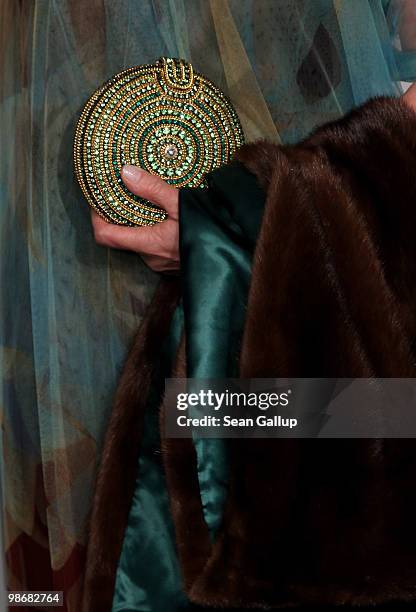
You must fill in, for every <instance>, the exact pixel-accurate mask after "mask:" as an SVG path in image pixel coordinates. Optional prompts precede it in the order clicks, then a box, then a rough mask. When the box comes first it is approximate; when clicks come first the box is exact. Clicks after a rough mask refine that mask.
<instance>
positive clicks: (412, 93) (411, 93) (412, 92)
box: [402, 83, 416, 111]
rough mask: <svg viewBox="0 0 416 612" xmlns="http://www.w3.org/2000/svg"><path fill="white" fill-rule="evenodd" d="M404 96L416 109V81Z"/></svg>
mask: <svg viewBox="0 0 416 612" xmlns="http://www.w3.org/2000/svg"><path fill="white" fill-rule="evenodd" d="M402 97H403V100H404V101H405V102H407V104H408V105H409V106H410V107H411V108H413V110H414V111H416V83H413V85H411V86H410V87H409V89H408V90H407V91H406V93H404V94H403V96H402Z"/></svg>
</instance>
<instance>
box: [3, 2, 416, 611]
mask: <svg viewBox="0 0 416 612" xmlns="http://www.w3.org/2000/svg"><path fill="white" fill-rule="evenodd" d="M413 7H414V5H413V0H407V1H406V0H395V1H386V0H314V1H313V2H310V1H309V0H143V1H140V2H139V1H137V0H100V2H95V1H94V2H93V1H90V0H80V1H79V2H73V1H72V0H60V1H59V2H56V1H54V0H37V1H36V2H20V1H18V0H3V2H1V3H0V28H1V36H0V47H1V48H0V66H1V75H0V76H1V78H0V125H1V129H2V137H1V143H0V161H1V163H0V232H1V237H0V248H1V257H0V300H1V313H2V315H1V318H0V371H1V404H0V405H1V411H2V440H1V453H2V461H1V468H2V469H1V477H2V489H3V496H2V499H3V506H4V507H3V516H4V535H5V547H6V550H7V561H8V568H7V570H8V582H9V585H12V586H13V588H16V589H19V588H21V589H25V588H33V589H46V588H50V589H52V588H56V589H58V590H64V591H65V593H66V605H67V609H68V611H70V612H72V611H76V612H78V611H79V609H80V607H79V602H80V597H81V591H82V576H83V563H84V553H85V545H86V537H87V524H88V514H89V510H90V504H91V497H92V491H93V485H94V479H95V475H96V469H97V464H98V460H99V454H100V449H101V444H102V439H103V434H104V431H105V428H106V424H107V420H108V415H109V412H110V409H111V402H112V397H113V393H114V389H115V386H116V383H117V378H118V375H119V372H120V367H121V364H122V361H123V358H124V356H125V354H126V350H127V347H128V344H129V342H130V339H131V337H132V335H133V333H134V331H135V330H136V329H137V326H138V325H139V323H140V321H141V319H142V316H143V313H144V310H145V307H146V304H147V303H148V301H149V299H150V297H151V295H152V292H153V289H154V287H155V285H156V281H157V279H156V275H154V274H153V273H151V272H150V271H149V270H148V269H146V268H145V266H144V265H143V264H142V262H141V260H140V258H139V257H138V256H137V255H135V254H133V253H127V252H120V251H115V250H111V249H104V248H102V247H99V246H97V245H96V243H95V241H94V238H93V235H92V231H91V224H90V218H89V211H88V208H87V206H86V204H85V202H84V200H83V198H82V195H81V193H80V190H79V189H78V186H77V184H76V181H75V179H74V175H73V164H72V139H73V134H74V129H75V124H76V120H77V118H78V116H79V112H80V109H81V108H82V105H83V104H84V102H85V101H86V99H87V98H88V97H89V95H90V94H91V93H92V91H94V90H95V89H96V88H97V87H98V86H99V85H100V84H101V83H102V82H103V81H105V80H106V79H108V78H109V77H110V76H111V75H112V74H114V73H115V72H118V71H120V70H123V69H124V68H127V67H129V66H132V65H135V64H140V63H146V62H153V61H154V60H155V59H156V58H158V57H159V56H161V55H171V56H177V57H183V58H185V59H187V60H189V61H192V62H193V63H194V65H195V67H196V68H197V69H198V70H199V71H200V72H203V73H204V74H206V76H207V77H209V78H210V79H212V80H213V81H214V82H215V83H216V84H217V85H218V86H219V87H221V88H222V89H223V90H224V91H225V93H226V94H227V95H229V97H230V98H231V100H232V102H233V104H234V105H235V107H236V109H237V111H238V113H239V115H240V118H241V121H242V124H243V127H244V130H245V132H246V136H247V139H248V140H252V139H254V138H257V137H268V138H271V139H273V140H275V141H278V140H281V141H282V142H293V141H296V140H297V139H299V138H301V137H302V136H304V135H306V134H307V133H308V132H309V131H310V130H311V129H313V128H314V127H315V126H316V125H318V124H320V123H323V122H325V121H328V120H331V119H335V118H337V117H339V116H340V115H342V114H343V113H345V112H346V111H347V110H349V109H350V108H351V107H352V106H355V105H357V104H359V103H361V102H362V101H364V100H365V99H367V98H368V97H370V96H372V95H378V94H391V95H397V94H399V93H400V92H401V84H400V82H401V81H403V80H413V79H414V78H415V77H416V53H415V49H416V40H415V38H416V36H415V30H416V28H415V16H414V10H413ZM223 280H224V282H225V281H226V280H227V279H226V278H224V279H223ZM201 365H202V362H201ZM149 444H150V442H149ZM156 444H157V442H156ZM211 463H212V462H211ZM144 465H147V464H144ZM214 467H215V466H214ZM143 469H147V468H143ZM149 470H150V468H149ZM202 473H203V472H202V471H201V483H202V488H203V489H205V490H206V492H207V495H208V497H207V498H206V499H207V500H209V487H210V483H212V482H215V477H214V476H215V474H214V473H213V472H212V473H211V475H210V476H209V478H206V479H205V484H204V482H203V477H202ZM207 475H208V472H206V476H207ZM149 479H150V480H149V481H145V482H147V485H146V488H145V489H143V490H140V485H139V490H138V491H137V495H136V498H137V499H140V500H141V501H140V503H141V504H143V503H145V505H144V506H143V505H142V506H140V514H139V516H140V515H141V516H143V515H145V514H146V513H147V512H148V513H149V516H150V519H149V520H152V517H154V518H155V520H156V519H157V516H158V512H156V511H154V509H153V510H152V505H151V504H152V503H153V502H152V495H153V494H157V495H160V496H161V499H163V496H164V495H165V492H164V487H163V480H155V481H152V480H151V475H150V473H149ZM140 482H143V481H140ZM136 498H135V499H136ZM143 500H144V501H143ZM147 503H149V504H150V505H149V506H148V505H147ZM163 504H165V502H163ZM163 504H162V505H163ZM163 507H167V506H163ZM161 508H162V507H161ZM160 511H161V512H162V509H161V510H160ZM217 514H218V513H217ZM216 520H218V517H217V518H216V519H215V520H213V525H214V524H215V521H216ZM149 528H150V524H149ZM131 533H132V534H134V530H131ZM171 537H172V536H171V532H168V531H167V532H166V542H168V541H169V542H170V544H169V546H170V549H169V550H170V551H171V553H170V554H172V555H173V553H174V547H173V546H172V540H171ZM134 551H135V552H134V555H135V558H136V559H138V560H140V562H142V563H145V562H146V560H148V557H147V556H146V554H147V553H146V554H145V553H144V552H143V551H141V549H140V547H139V548H138V549H137V550H136V549H134ZM172 551H173V552H172ZM132 554H133V553H132ZM152 554H154V551H153V553H152ZM33 555H36V558H37V559H38V563H37V571H36V572H34V571H33V563H32V559H33ZM130 567H131V566H130ZM137 567H138V566H137ZM141 567H143V566H141ZM175 572H176V574H175V576H176V578H175V580H174V581H173V582H172V583H171V584H175V587H174V589H179V590H180V581H179V577H178V576H179V573H178V570H177V569H176V570H175ZM130 577H131V579H132V585H137V588H141V589H145V590H146V589H147V588H148V586H149V584H148V583H146V580H145V579H144V575H141V574H140V572H138V571H136V572H134V573H132V574H130ZM141 581H142V582H141ZM132 588H133V587H132ZM128 590H130V589H128ZM133 591H134V589H133ZM178 592H179V591H178ZM178 601H180V602H182V599H181V596H180V595H178ZM138 602H139V603H138ZM138 602H136V603H135V601H134V596H133V599H131V600H130V603H129V604H128V605H129V606H130V608H128V607H127V604H124V603H123V597H122V596H121V595H120V598H119V601H118V602H117V603H116V605H117V606H118V608H117V610H127V609H131V610H145V609H146V607H145V606H144V605H142V603H140V600H138ZM179 605H182V603H178V606H179ZM123 606H124V607H123ZM160 609H161V610H162V609H163V610H170V608H166V607H165V608H162V607H161V608H160ZM151 610H152V612H158V610H157V608H156V607H155V606H153V607H151ZM172 612H176V611H175V610H172Z"/></svg>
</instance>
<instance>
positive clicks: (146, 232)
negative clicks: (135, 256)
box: [91, 210, 168, 253]
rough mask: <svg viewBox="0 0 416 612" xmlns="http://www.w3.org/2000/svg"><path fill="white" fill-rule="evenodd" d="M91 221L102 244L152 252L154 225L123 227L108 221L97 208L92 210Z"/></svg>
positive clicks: (95, 234) (140, 251) (96, 237)
mask: <svg viewBox="0 0 416 612" xmlns="http://www.w3.org/2000/svg"><path fill="white" fill-rule="evenodd" d="M91 221H92V226H93V230H94V238H95V241H96V242H97V244H100V245H101V246H106V247H111V248H113V249H125V250H129V251H136V252H137V253H151V252H152V250H153V243H154V236H153V234H152V232H154V231H155V228H154V227H123V226H121V225H114V224H113V223H107V221H105V220H104V219H103V218H102V217H100V216H99V215H98V214H97V213H96V212H95V210H91ZM165 223H168V221H165Z"/></svg>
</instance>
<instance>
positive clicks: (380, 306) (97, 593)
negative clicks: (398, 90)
mask: <svg viewBox="0 0 416 612" xmlns="http://www.w3.org/2000/svg"><path fill="white" fill-rule="evenodd" d="M238 158H239V160H240V161H241V162H242V163H243V164H244V165H245V166H246V167H247V168H248V169H249V170H250V171H251V172H253V173H254V174H255V175H256V177H257V179H258V181H259V183H260V184H261V186H262V187H263V188H264V190H265V192H266V193H267V200H266V207H265V213H264V218H263V222H262V227H261V231H260V235H259V238H258V242H257V246H256V251H255V254H254V261H253V269H252V279H251V288H250V295H249V301H248V307H247V316H246V323H245V330H244V336H243V343H242V351H241V359H240V373H241V376H242V377H247V378H249V377H263V378H264V377H285V376H288V377H296V376H297V377H301V376H303V377H315V376H317V377H321V376H322V377H343V376H345V377H370V376H380V377H415V376H416V365H415V337H416V240H415V230H416V114H414V113H413V112H412V111H411V110H410V109H408V108H407V107H406V106H405V104H404V103H403V102H401V101H400V100H391V99H379V100H373V101H370V102H369V103H367V104H366V105H364V106H363V107H361V108H360V109H357V110H355V111H353V112H352V113H350V114H349V115H348V116H346V117H345V118H344V119H342V120H340V121H337V122H334V123H333V124H329V125H327V126H324V127H323V128H321V129H319V130H318V131H317V132H316V133H315V134H313V135H312V136H311V137H310V138H308V139H307V140H306V141H304V142H302V143H300V144H299V145H296V146H286V147H280V146H275V145H271V144H268V143H257V144H254V145H248V146H246V147H243V148H242V149H241V150H240V151H239V154H238ZM277 275H278V279H279V281H278V283H277V282H275V279H276V276H277ZM178 296H179V291H178V287H177V285H176V283H175V281H172V280H164V281H163V282H162V283H161V286H160V288H159V291H158V293H157V295H156V296H155V300H154V302H153V305H152V307H151V309H150V310H149V313H148V316H147V319H146V321H145V323H144V326H143V328H142V329H141V330H140V332H139V334H138V336H137V341H136V342H135V344H134V346H133V348H132V351H131V353H130V355H129V357H128V359H127V363H126V366H125V370H124V373H123V376H122V379H121V381H120V386H119V389H118V392H117V397H116V402H115V407H114V411H113V414H112V417H111V421H110V425H109V429H108V434H107V438H106V442H105V449H104V455H103V459H102V464H101V470H100V474H99V478H98V482H97V490H96V495H95V503H94V509H93V514H92V520H91V537H90V545H89V556H88V570H87V578H86V588H85V610H88V612H106V611H107V610H110V609H111V599H112V593H113V589H114V578H115V570H116V566H117V562H118V558H119V555H120V550H121V543H122V538H123V533H124V527H125V524H126V521H127V515H128V509H129V504H130V499H131V495H132V491H133V486H134V480H135V477H136V466H137V456H138V453H139V434H133V435H132V433H131V432H132V431H139V429H140V428H139V427H138V421H140V420H141V419H142V415H143V411H144V406H145V401H146V389H147V388H148V386H149V378H150V376H151V370H152V363H153V362H154V359H155V356H156V355H155V348H157V345H158V338H159V339H160V338H162V337H163V335H164V334H165V333H166V330H167V328H168V324H169V320H170V317H171V314H172V312H173V309H174V306H175V304H176V302H177V299H178ZM162 450H163V454H164V463H165V468H166V475H167V482H168V488H169V492H170V497H171V500H172V514H173V519H174V523H175V528H176V537H177V549H178V554H179V557H180V561H181V565H182V570H183V580H184V585H185V589H186V591H187V593H188V595H189V597H190V599H191V600H192V601H193V602H195V603H197V604H200V605H205V606H207V607H219V608H226V609H228V608H231V609H232V608H236V607H242V608H260V609H271V608H273V607H278V606H283V607H285V606H292V605H304V604H319V605H323V604H350V605H366V604H367V605H368V604H378V603H384V602H389V601H401V602H404V601H414V600H416V520H415V517H416V440H411V439H409V440H406V439H401V440H321V441H316V440H293V439H292V440H232V441H231V442H230V451H231V457H230V461H231V482H230V488H229V492H228V499H227V503H226V509H225V515H224V519H223V523H222V527H221V529H220V532H219V535H218V536H217V538H216V540H215V542H214V543H212V542H211V541H210V539H209V537H208V532H207V528H206V525H205V523H204V520H203V514H202V508H201V502H200V497H199V490H198V482H197V474H196V467H195V453H194V449H193V446H192V443H191V441H189V440H164V442H163V449H162ZM115 500H117V501H115ZM119 500H120V501H119ZM190 525H191V526H192V537H190V536H189V526H190ZM167 612H168V611H167Z"/></svg>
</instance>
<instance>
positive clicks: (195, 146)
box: [74, 57, 244, 226]
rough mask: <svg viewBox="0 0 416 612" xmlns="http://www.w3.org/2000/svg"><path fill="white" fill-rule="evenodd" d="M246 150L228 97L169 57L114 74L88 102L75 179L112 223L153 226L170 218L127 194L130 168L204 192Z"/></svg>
mask: <svg viewBox="0 0 416 612" xmlns="http://www.w3.org/2000/svg"><path fill="white" fill-rule="evenodd" d="M243 142H244V136H243V132H242V129H241V125H240V122H239V119H238V117H237V114H236V112H235V110H234V109H233V107H232V105H231V103H230V102H229V100H228V99H227V98H226V97H225V95H224V94H223V93H222V92H221V91H220V90H219V89H218V88H217V87H216V86H215V85H214V84H213V83H212V82H211V81H210V80H208V79H207V78H206V77H204V76H203V75H202V74H199V73H197V72H194V69H193V67H192V64H190V63H188V62H186V61H184V60H180V59H173V58H165V57H163V58H161V59H159V60H158V61H157V62H156V63H155V64H152V65H143V66H136V67H133V68H130V69H128V70H125V71H124V72H120V73H119V74H116V75H115V76H114V77H113V78H112V79H110V80H109V81H108V82H107V83H105V84H104V85H103V86H102V87H100V88H99V89H98V90H97V91H96V92H95V93H94V94H93V95H92V96H91V97H90V99H89V100H88V101H87V103H86V104H85V106H84V108H83V111H82V114H81V117H80V118H79V121H78V124H77V128H76V133H75V141H74V163H75V172H76V176H77V179H78V182H79V184H80V186H81V189H82V191H83V194H84V196H85V198H86V199H87V201H88V203H89V204H90V206H92V207H93V208H94V209H95V210H96V211H97V213H98V214H99V215H101V216H102V217H104V218H105V219H106V220H107V221H109V222H110V223H116V224H119V225H129V226H135V225H153V224H155V223H158V222H160V221H163V220H164V219H165V218H166V217H167V213H166V212H165V211H164V210H162V209H161V208H159V207H157V206H155V205H154V204H152V203H150V202H148V201H147V200H144V199H143V198H140V197H138V196H136V195H134V194H132V193H131V192H130V191H129V190H128V189H127V187H126V186H125V185H124V183H123V181H122V180H121V176H120V170H121V168H122V166H123V165H124V164H133V165H137V166H140V167H141V168H143V169H145V170H147V171H148V172H150V173H152V174H156V175H158V176H160V177H161V178H163V179H164V180H166V181H167V182H168V183H170V184H171V185H173V186H175V187H177V188H181V187H185V186H187V187H199V186H204V177H205V175H206V174H207V173H208V172H211V171H212V170H214V169H215V168H218V167H219V166H221V165H223V164H225V163H227V162H228V161H230V159H231V158H232V156H233V154H234V153H235V151H236V150H237V148H238V147H239V146H241V145H242V144H243Z"/></svg>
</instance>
